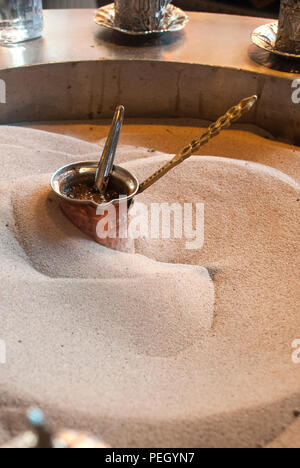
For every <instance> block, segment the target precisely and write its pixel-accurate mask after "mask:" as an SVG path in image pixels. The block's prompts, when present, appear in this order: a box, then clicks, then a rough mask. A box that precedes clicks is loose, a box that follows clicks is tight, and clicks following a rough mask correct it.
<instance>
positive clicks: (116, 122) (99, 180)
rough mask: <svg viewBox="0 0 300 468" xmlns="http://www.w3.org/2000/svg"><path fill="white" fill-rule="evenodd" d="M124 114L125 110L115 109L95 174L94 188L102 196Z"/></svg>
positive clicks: (122, 108)
mask: <svg viewBox="0 0 300 468" xmlns="http://www.w3.org/2000/svg"><path fill="white" fill-rule="evenodd" d="M124 112H125V108H124V107H123V106H119V107H117V109H116V112H115V115H114V118H113V122H112V125H111V128H110V132H109V135H108V138H107V140H106V143H105V147H104V150H103V153H102V156H101V158H100V162H99V166H98V169H97V172H96V177H95V188H96V189H97V190H98V192H100V194H101V195H104V194H105V192H106V189H107V185H108V182H109V177H110V174H111V171H112V168H113V164H114V160H115V156H116V151H117V146H118V142H119V138H120V133H121V130H122V125H123V121H124Z"/></svg>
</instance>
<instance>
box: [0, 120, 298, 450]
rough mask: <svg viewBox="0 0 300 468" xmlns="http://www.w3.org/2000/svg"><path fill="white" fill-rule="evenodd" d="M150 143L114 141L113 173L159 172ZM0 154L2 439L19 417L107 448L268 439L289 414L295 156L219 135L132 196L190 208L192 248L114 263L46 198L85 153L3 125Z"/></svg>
mask: <svg viewBox="0 0 300 468" xmlns="http://www.w3.org/2000/svg"><path fill="white" fill-rule="evenodd" d="M94 128H95V127H94ZM81 131H82V128H81ZM148 131H149V129H147V131H145V135H146V134H147V132H148ZM151 131H152V140H151V146H150V144H147V145H145V146H146V147H147V148H146V149H143V148H141V147H138V148H137V147H133V146H130V145H132V143H131V142H129V141H124V140H123V146H122V145H121V147H120V154H119V159H118V161H117V162H118V164H121V165H122V166H124V167H125V168H126V169H128V170H130V171H133V172H134V173H136V175H137V176H138V177H139V178H141V179H142V178H143V177H145V176H146V175H148V174H150V173H151V172H152V171H153V169H155V168H157V167H159V166H160V165H161V164H162V162H165V161H166V160H167V159H168V158H170V156H169V155H167V154H163V153H162V152H159V151H155V152H149V149H150V148H153V149H156V150H158V149H160V147H161V145H162V144H166V142H165V141H163V138H161V136H160V135H161V133H160V132H157V128H156V129H155V128H154V126H153V127H152V128H151ZM181 131H183V130H181ZM155 132H157V137H155ZM178 132H179V133H180V130H179V131H178ZM166 133H167V132H166ZM153 134H154V136H153ZM126 135H127V131H125V136H126ZM135 137H136V135H135ZM229 137H230V138H229ZM155 138H157V139H155ZM177 138H178V137H177ZM234 138H235V140H234ZM96 139H97V138H95V140H96ZM171 139H172V141H173V143H174V137H173V136H171ZM0 141H1V143H0V150H1V154H2V155H3V156H2V171H1V174H0V193H1V197H0V212H1V220H2V222H1V225H0V249H1V250H0V263H1V281H0V291H1V292H0V297H1V299H0V318H1V332H0V339H4V340H5V341H6V343H7V363H6V365H4V366H1V367H0V387H1V403H2V408H1V410H0V420H1V424H2V427H3V431H4V432H3V435H1V440H2V441H4V440H5V438H7V437H8V435H9V432H10V431H12V432H14V431H16V430H17V429H19V428H20V427H22V424H20V422H19V415H20V414H21V413H22V411H23V409H24V407H26V406H27V405H29V404H39V405H41V406H42V407H43V408H45V410H46V412H47V411H48V412H49V413H50V416H51V418H52V419H53V421H54V422H55V423H62V422H63V425H64V426H73V427H76V428H79V429H88V430H89V431H91V432H93V433H95V434H96V435H97V434H99V435H101V436H102V437H103V438H104V439H105V440H106V441H107V442H108V443H110V444H112V445H115V446H158V447H159V446H172V447H175V446H178V447H202V446H210V447H211V446H227V447H229V446H241V447H243V446H247V447H250V446H251V447H255V446H257V445H265V444H266V443H268V442H270V441H271V440H272V439H273V438H275V437H276V436H277V435H279V433H280V432H281V431H282V429H283V428H284V427H286V426H288V425H289V424H290V423H291V422H292V420H293V418H294V416H293V411H294V410H295V409H297V407H299V406H300V392H299V388H300V386H299V383H300V367H299V366H297V365H295V364H293V362H292V359H291V354H292V348H291V344H292V341H293V340H294V339H295V338H299V337H300V315H299V305H300V295H299V266H300V265H299V199H300V187H299V165H298V166H297V164H299V152H298V149H297V148H294V147H290V146H288V145H284V144H276V143H275V142H272V141H269V140H267V139H265V138H263V137H261V136H256V135H253V134H249V133H247V132H242V131H240V132H237V133H235V132H234V131H232V132H225V134H224V136H220V137H219V139H217V140H216V142H214V144H213V145H214V146H213V147H210V151H214V153H213V154H212V155H210V156H203V157H199V156H195V157H193V158H191V160H189V161H186V163H184V164H183V165H182V166H180V167H178V168H177V169H176V170H174V171H172V172H171V173H170V174H169V175H167V176H166V178H165V179H163V180H161V181H160V182H159V183H157V184H156V185H154V186H153V187H152V188H151V189H149V191H148V192H145V193H144V194H142V195H141V196H139V197H137V198H139V201H142V202H143V203H144V204H145V205H146V206H148V205H149V204H150V202H153V201H154V202H164V201H165V202H185V203H189V202H195V200H196V201H197V202H200V203H204V206H205V242H204V246H203V248H202V249H200V250H186V249H185V248H184V244H183V242H184V243H185V242H186V240H184V241H183V240H171V241H170V240H168V241H166V240H151V239H140V240H138V241H136V243H135V247H136V254H123V253H118V252H112V251H110V250H107V249H105V248H103V247H101V246H99V245H97V244H96V243H94V242H93V241H91V240H90V239H88V238H87V237H85V236H84V235H83V234H82V233H81V232H80V231H78V230H77V229H76V228H75V227H74V226H73V225H72V224H70V223H69V221H68V220H67V219H65V217H64V216H63V214H62V213H61V212H60V210H59V209H58V203H57V201H56V200H55V198H54V197H53V195H52V193H51V190H50V188H49V178H50V175H51V173H53V172H54V171H55V170H56V169H57V168H58V167H60V166H62V165H63V164H67V163H70V162H72V161H76V160H91V159H96V158H97V155H98V153H99V150H98V147H97V146H95V145H94V144H91V143H89V142H87V141H82V140H75V139H73V138H69V137H66V136H61V135H57V134H49V133H44V132H37V131H32V130H27V129H21V128H14V127H0ZM135 141H136V140H135ZM124 143H125V144H124ZM137 144H141V142H140V141H139V142H138V143H137ZM171 146H172V145H170V148H171ZM232 148H234V149H235V150H236V153H235V154H234V152H233V151H232ZM164 151H166V150H165V149H164ZM171 151H172V149H170V152H171ZM226 152H228V154H226ZM215 155H218V157H216V156H215ZM228 155H230V156H231V159H229V158H228V157H227V158H223V157H220V156H228ZM234 157H235V158H236V159H233V158H234ZM260 158H261V160H260ZM244 159H247V160H250V159H252V160H255V161H256V162H255V163H253V162H251V161H244ZM272 161H273V164H271V162H272ZM260 162H261V163H264V164H259V163H260ZM268 166H269V167H268ZM270 166H273V167H270ZM12 167H14V171H13V172H12V170H11V168H12ZM275 168H276V169H275ZM297 170H298V173H297ZM0 434H1V432H0Z"/></svg>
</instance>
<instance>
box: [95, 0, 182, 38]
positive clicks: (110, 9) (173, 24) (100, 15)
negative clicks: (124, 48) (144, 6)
mask: <svg viewBox="0 0 300 468" xmlns="http://www.w3.org/2000/svg"><path fill="white" fill-rule="evenodd" d="M94 20H95V22H96V24H98V25H99V26H104V27H105V28H109V29H113V30H115V31H118V32H121V33H124V34H129V35H131V36H148V35H150V34H161V33H166V32H176V31H181V30H182V29H183V28H184V27H185V26H186V25H187V23H188V22H189V17H188V15H187V14H186V13H184V11H182V10H181V9H180V8H177V7H175V6H174V5H169V6H168V7H167V12H166V16H165V21H164V25H163V27H162V28H161V29H159V30H149V31H129V30H127V29H122V28H120V27H118V26H116V25H115V7H114V4H113V3H112V4H110V5H106V6H104V7H102V8H99V10H97V12H96V14H95V17H94Z"/></svg>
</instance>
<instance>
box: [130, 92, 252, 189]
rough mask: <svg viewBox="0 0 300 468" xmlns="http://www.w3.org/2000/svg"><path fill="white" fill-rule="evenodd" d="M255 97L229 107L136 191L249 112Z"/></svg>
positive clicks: (149, 184) (145, 186) (149, 183)
mask: <svg viewBox="0 0 300 468" xmlns="http://www.w3.org/2000/svg"><path fill="white" fill-rule="evenodd" d="M257 99H258V97H257V96H251V97H249V98H246V99H243V100H242V101H241V102H240V103H239V104H238V105H237V106H234V107H232V108H231V109H229V110H228V111H227V112H226V114H225V115H223V116H222V117H220V118H219V119H218V120H217V121H216V122H215V123H213V124H211V125H210V126H209V127H208V129H207V131H206V132H205V133H203V135H201V136H200V138H196V139H195V140H193V141H192V142H191V144H190V145H188V146H186V147H185V148H184V149H183V150H182V151H180V153H178V154H177V155H176V156H175V157H174V158H173V159H172V160H171V161H169V162H168V163H167V164H165V165H164V166H163V167H162V168H161V169H159V170H158V171H157V172H155V173H154V174H153V175H152V176H150V177H149V178H148V179H146V180H145V181H144V182H143V183H142V184H141V185H140V188H139V191H138V193H142V192H144V190H146V189H147V188H149V187H151V185H153V184H154V183H155V182H157V181H158V180H159V179H161V178H162V177H163V176H164V175H165V174H167V173H168V172H169V171H170V170H171V169H173V168H174V167H176V166H178V165H179V164H181V163H182V162H183V161H185V160H186V159H188V158H189V157H190V156H192V155H193V154H195V153H196V151H198V150H199V149H200V148H201V147H202V146H204V145H206V144H207V143H208V142H209V141H210V140H211V139H212V138H214V137H216V136H217V135H219V133H220V132H221V131H222V130H223V129H225V128H228V127H230V125H231V124H232V123H234V122H236V121H237V120H239V119H240V118H241V117H242V115H243V114H245V113H246V112H249V111H250V110H251V109H252V108H253V106H254V104H255V103H256V101H257Z"/></svg>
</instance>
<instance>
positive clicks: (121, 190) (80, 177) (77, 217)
mask: <svg viewBox="0 0 300 468" xmlns="http://www.w3.org/2000/svg"><path fill="white" fill-rule="evenodd" d="M97 167H98V162H97V161H84V162H78V163H74V164H70V165H68V166H65V167H63V168H61V169H59V170H58V171H57V172H56V173H55V174H54V176H53V177H52V180H51V187H52V190H53V191H54V192H55V193H56V195H57V196H58V197H59V198H60V203H61V208H62V210H63V212H64V214H65V215H66V216H67V218H68V219H69V220H70V221H71V222H72V223H73V224H74V225H75V226H77V227H78V228H79V229H80V230H81V231H82V232H84V233H85V234H87V235H88V236H89V237H91V238H93V239H94V240H95V241H96V242H98V243H99V244H102V245H104V246H106V247H108V248H111V249H114V250H120V251H123V252H132V248H133V247H132V241H131V240H130V239H128V238H127V237H124V238H121V236H120V235H119V234H120V232H121V231H122V230H123V229H124V226H125V227H126V226H127V225H128V217H127V213H126V217H125V219H124V218H122V217H121V215H120V212H121V210H122V208H123V206H122V205H123V204H125V206H126V208H127V209H129V208H130V207H131V205H132V200H133V197H134V196H135V195H136V194H137V192H138V188H139V183H138V181H137V179H136V178H135V176H134V175H132V174H131V173H130V172H128V171H126V169H123V168H122V167H119V166H114V167H113V171H112V173H111V176H110V180H109V186H108V188H109V189H111V190H113V191H115V192H117V193H118V194H120V197H119V198H118V199H113V200H111V201H109V202H106V203H102V204H101V205H100V204H97V203H95V202H94V201H92V200H76V199H71V198H69V197H68V196H67V193H68V191H69V189H70V187H71V186H74V185H76V184H79V183H80V184H87V185H91V186H92V185H93V183H94V180H95V175H96V171H97ZM110 205H113V206H114V208H115V212H114V214H115V221H116V223H117V225H114V226H113V228H114V231H113V233H112V234H110V232H107V236H106V237H105V238H102V237H99V235H98V234H97V226H98V223H99V222H100V221H101V220H102V219H103V218H104V217H106V218H107V216H108V214H109V206H110ZM99 207H101V208H103V210H101V212H99Z"/></svg>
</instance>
